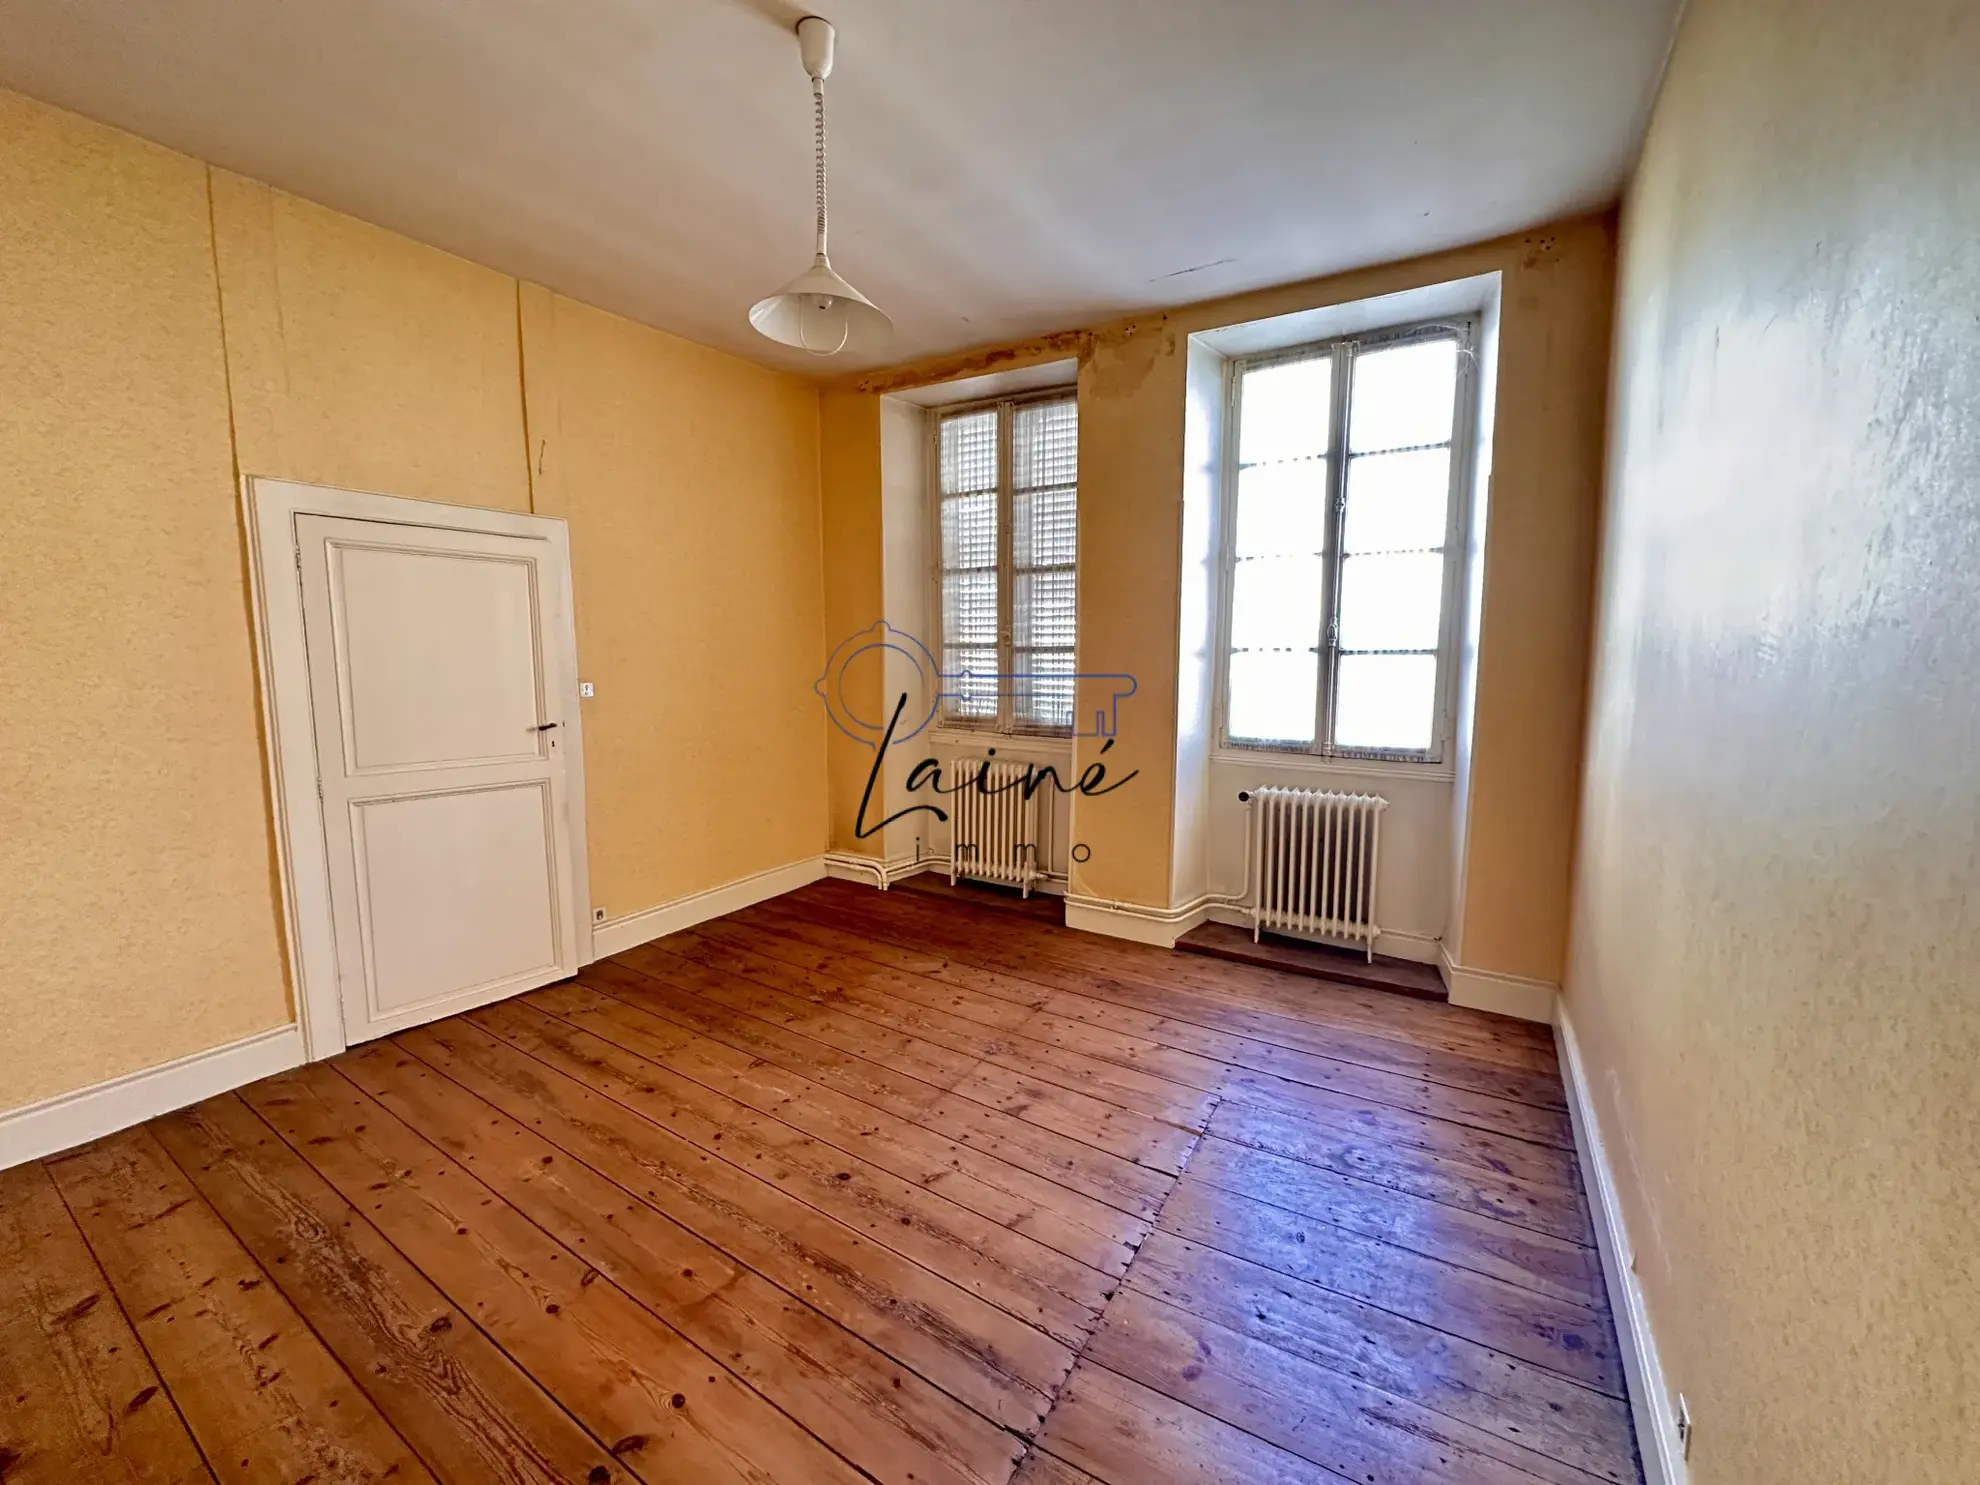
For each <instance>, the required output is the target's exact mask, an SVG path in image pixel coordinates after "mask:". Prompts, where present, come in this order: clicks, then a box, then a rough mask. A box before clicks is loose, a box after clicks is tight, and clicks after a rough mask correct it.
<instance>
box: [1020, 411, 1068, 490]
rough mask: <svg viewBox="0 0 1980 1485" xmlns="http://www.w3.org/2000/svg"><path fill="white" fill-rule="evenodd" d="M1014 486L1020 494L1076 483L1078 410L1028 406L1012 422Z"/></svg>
mask: <svg viewBox="0 0 1980 1485" xmlns="http://www.w3.org/2000/svg"><path fill="white" fill-rule="evenodd" d="M1011 463H1012V464H1013V465H1014V466H1015V468H1014V470H1013V475H1014V479H1013V484H1014V485H1015V486H1016V487H1017V488H1018V489H1020V490H1036V489H1038V488H1039V487H1040V486H1042V485H1070V484H1073V483H1075V482H1076V481H1077V480H1078V479H1079V406H1078V404H1077V403H1075V402H1074V401H1073V400H1072V399H1070V398H1068V399H1067V400H1065V401H1064V402H1028V403H1025V404H1024V405H1023V406H1022V407H1019V408H1017V409H1016V410H1015V411H1014V412H1013V414H1012V421H1011Z"/></svg>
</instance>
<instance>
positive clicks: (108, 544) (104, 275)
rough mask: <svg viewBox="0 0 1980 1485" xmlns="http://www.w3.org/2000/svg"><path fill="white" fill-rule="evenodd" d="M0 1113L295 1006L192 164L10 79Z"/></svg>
mask: <svg viewBox="0 0 1980 1485" xmlns="http://www.w3.org/2000/svg"><path fill="white" fill-rule="evenodd" d="M0 512H4V519H0V698H4V704H0V759H4V760H5V761H4V762H0V1108H10V1107H13V1106H16V1105H19V1104H25V1103H31V1102H34V1101H35V1100H37V1099H40V1098H44V1097H47V1096H49V1095H51V1094H55V1093H61V1092H65V1091H67V1090H69V1089H72V1088H77V1087H81V1086H84V1085H86V1084H89V1083H94V1082H98V1081H100V1080H102V1079H104V1078H110V1077H115V1076H117V1075H118V1074H120V1073H126V1072H130V1071H132V1070H133V1069H135V1068H138V1067H143V1066H146V1065H148V1064H151V1063H157V1062H166V1061H170V1060H171V1059H172V1058H175V1057H180V1056H184V1055H186V1054H188V1053H192V1052H198V1051H203V1050H204V1049H206V1048H208V1047H211V1046H215V1045H217V1044H220V1043H224V1042H229V1041H233V1040H236V1039H238V1038H240V1037H243V1036H247V1035H250V1034H252V1033H254V1032H257V1031H261V1030H264V1029H266V1028H268V1027H271V1026H275V1025H279V1024H280V1023H282V1022H284V1021H286V1020H287V1019H288V1016H289V1012H288V1002H287V996H286V991H285V990H284V983H283V982H284V971H283V959H282V946H281V939H280V930H279V928H278V915H277V912H276V907H275V886H274V855H273V847H272V844H271V836H270V834H269V826H268V802H267V798H266V791H265V789H264V786H263V773H262V755H261V745H260V742H259V739H258V736H257V733H256V726H257V722H256V704H257V703H256V690H255V678H254V655H253V644H252V641H251V639H250V637H249V631H248V609H247V597H246V587H245V583H244V576H243V574H244V571H245V568H244V566H243V563H244V560H245V559H244V557H243V553H242V543H241V534H240V519H239V515H238V508H237V504H236V499H235V494H234V473H233V453H232V450H231V449H230V448H229V446H228V437H227V389H226V366H225V363H224V360H223V357H222V352H221V343H220V302H219V295H218V292H217V288H216V284H215V280H214V269H213V250H212V241H211V236H210V232H209V218H208V212H207V196H206V170H205V167H203V166H201V165H200V164H198V163H197V162H196V161H192V160H188V159H185V158H184V157H182V156H179V155H174V154H171V153H169V152H168V151H165V150H162V149H158V148H155V147H153V146H151V145H148V144H142V143H140V142H139V141H137V140H135V139H132V138H130V137H129V136H128V135H124V134H119V133H116V132H114V131H112V130H109V129H105V128H101V127H99V126H98V125H95V124H91V123H87V122H85V121H83V120H82V119H79V118H76V117H75V116H74V115H72V114H66V113H60V112H57V111H56V110H54V109H50V108H44V107H42V106H41V105H40V104H36V103H30V102H28V101H27V100H26V99H23V98H20V97H17V96H15V95H13V94H11V93H5V92H0Z"/></svg>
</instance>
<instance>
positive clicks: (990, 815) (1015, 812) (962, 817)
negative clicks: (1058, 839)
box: [949, 758, 1050, 897]
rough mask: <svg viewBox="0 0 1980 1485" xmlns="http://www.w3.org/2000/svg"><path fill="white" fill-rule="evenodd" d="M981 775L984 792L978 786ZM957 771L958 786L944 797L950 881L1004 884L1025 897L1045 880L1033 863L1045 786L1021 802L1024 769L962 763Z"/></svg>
mask: <svg viewBox="0 0 1980 1485" xmlns="http://www.w3.org/2000/svg"><path fill="white" fill-rule="evenodd" d="M971 763H974V764H976V767H975V768H974V769H972V768H971V767H970V766H969V765H970V764H971ZM985 771H987V773H988V779H987V787H988V790H989V792H988V793H985V792H984V789H985V784H984V783H980V782H979V779H981V778H982V776H983V774H984V772H985ZM956 772H957V782H958V784H960V785H961V787H960V788H958V789H957V790H956V792H955V793H954V794H953V795H951V796H950V798H949V881H950V882H951V883H954V882H955V881H956V880H957V879H958V878H961V877H973V878H975V879H976V880H977V881H982V882H1004V883H1006V884H1008V885H1010V886H1013V887H1022V888H1023V889H1024V893H1025V896H1027V897H1029V896H1030V895H1031V886H1032V883H1034V882H1036V881H1038V880H1039V879H1040V878H1042V877H1043V876H1044V875H1045V871H1044V868H1043V867H1041V866H1040V865H1039V863H1038V810H1039V805H1040V801H1041V799H1042V798H1043V796H1044V794H1045V792H1047V791H1049V789H1050V785H1049V784H1048V785H1047V786H1046V790H1041V791H1039V792H1037V793H1034V794H1033V795H1032V797H1031V798H1029V799H1026V798H1025V796H1024V787H1023V786H1024V777H1025V767H1024V765H1023V764H1021V763H1005V762H1001V761H998V760H996V759H990V758H975V759H964V760H962V761H961V762H959V763H958V764H957V767H956Z"/></svg>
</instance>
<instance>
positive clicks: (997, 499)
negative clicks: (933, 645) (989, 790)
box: [936, 396, 1079, 733]
mask: <svg viewBox="0 0 1980 1485" xmlns="http://www.w3.org/2000/svg"><path fill="white" fill-rule="evenodd" d="M936 443H937V450H936V464H937V466H938V468H939V471H940V486H939V489H940V495H939V500H940V505H941V511H940V523H939V524H940V531H941V537H940V540H941V553H940V559H939V560H940V567H941V612H942V657H941V665H942V673H943V675H944V676H946V677H948V678H949V679H948V681H947V684H946V687H945V690H946V693H947V694H946V696H945V699H944V701H943V717H944V719H945V720H947V721H950V722H954V723H959V724H962V725H967V726H980V727H995V728H997V729H999V730H1003V731H1030V732H1062V733H1063V732H1070V731H1071V730H1072V710H1073V680H1072V676H1073V633H1074V626H1073V582H1074V565H1073V563H1074V555H1075V551H1076V542H1077V524H1078V523H1077V507H1078V488H1077V480H1078V465H1079V411H1078V404H1077V403H1076V402H1075V401H1074V399H1073V398H1071V397H1069V396H1057V397H1050V398H1045V399H1039V400H1034V401H1026V402H1001V403H998V404H996V405H994V406H990V407H979V408H972V409H969V410H966V411H960V412H952V413H949V414H946V415H945V416H944V417H943V418H942V419H941V421H940V424H939V431H938V434H937V439H936ZM1000 677H1003V678H1005V679H1003V680H1001V681H1000V679H999V678H1000Z"/></svg>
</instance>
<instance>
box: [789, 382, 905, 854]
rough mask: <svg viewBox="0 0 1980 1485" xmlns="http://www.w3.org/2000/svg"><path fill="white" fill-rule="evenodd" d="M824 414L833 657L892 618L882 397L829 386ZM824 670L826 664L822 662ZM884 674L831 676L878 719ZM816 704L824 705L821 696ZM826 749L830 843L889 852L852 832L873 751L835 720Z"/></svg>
mask: <svg viewBox="0 0 1980 1485" xmlns="http://www.w3.org/2000/svg"><path fill="white" fill-rule="evenodd" d="M818 415H819V430H820V460H819V489H820V499H821V503H822V505H823V510H824V523H825V525H824V543H825V565H824V571H823V581H824V605H825V607H824V613H825V650H826V653H827V655H829V654H830V653H831V652H832V651H833V650H835V649H837V648H838V646H839V645H840V644H841V643H842V642H843V641H845V640H846V639H849V638H850V637H852V636H853V635H855V634H858V633H860V632H861V631H862V630H865V629H870V628H871V627H872V626H873V625H874V624H875V623H876V622H878V621H879V620H880V619H882V618H884V617H885V616H886V608H885V605H886V595H885V566H884V561H883V558H884V553H885V546H884V540H883V537H882V531H881V526H882V522H881V493H882V485H881V474H880V399H879V398H878V397H877V396H872V395H869V394H864V393H860V392H855V391H852V390H849V389H845V388H833V389H829V390H827V391H826V392H825V393H824V394H823V395H822V396H820V398H819V399H818ZM819 669H820V671H822V670H823V669H824V664H823V662H822V661H821V662H820V665H819ZM813 679H814V680H815V679H817V677H816V676H814V677H813ZM883 679H884V678H883V673H882V671H881V669H880V667H879V666H877V665H870V664H864V663H860V664H855V665H853V666H850V667H848V669H847V672H846V674H845V675H844V676H843V677H832V678H830V679H829V681H828V684H832V685H836V686H839V687H840V690H841V694H843V695H844V696H845V697H846V700H847V701H848V702H849V703H850V704H851V705H853V706H854V708H855V709H856V710H858V712H859V714H860V715H862V716H866V717H879V716H881V715H882V714H883V713H884V711H885V710H886V707H887V704H888V702H887V698H885V697H884V696H883V695H882V692H883V690H884V689H885V688H884V684H883ZM808 684H809V683H807V686H808ZM818 704H819V705H820V706H821V709H822V702H820V703H818ZM825 749H826V763H827V768H828V771H829V776H830V781H831V787H830V798H831V825H830V835H831V843H832V849H833V850H835V851H846V852H850V853H852V854H854V855H859V856H876V857H877V856H883V855H885V854H886V853H885V852H884V851H883V850H882V849H881V844H882V837H881V836H880V835H870V836H868V837H867V838H866V839H865V840H860V839H858V838H857V835H856V833H855V831H854V823H855V816H857V814H858V813H859V801H860V797H861V795H862V793H863V792H864V790H865V788H866V781H867V777H868V775H869V774H870V773H871V772H872V769H873V759H874V753H873V749H871V748H869V747H866V746H864V745H863V744H861V743H859V742H857V741H855V740H854V739H852V738H850V737H848V736H847V735H846V734H845V733H843V732H841V731H840V730H839V729H838V728H837V727H834V726H831V725H830V724H829V723H828V724H827V725H826V728H825ZM875 796H876V798H875V805H877V806H879V807H878V808H874V809H871V810H870V811H869V814H868V823H869V824H870V823H872V822H874V821H877V820H880V819H884V818H885V817H886V809H885V799H884V797H882V796H881V794H880V790H879V788H878V786H877V785H876V786H875Z"/></svg>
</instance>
